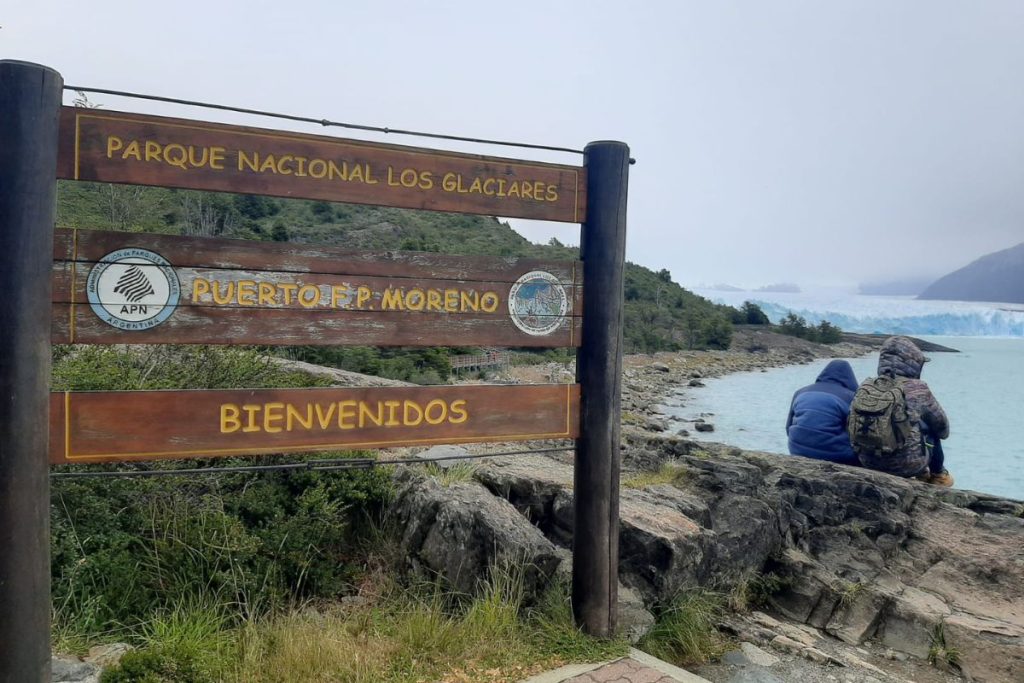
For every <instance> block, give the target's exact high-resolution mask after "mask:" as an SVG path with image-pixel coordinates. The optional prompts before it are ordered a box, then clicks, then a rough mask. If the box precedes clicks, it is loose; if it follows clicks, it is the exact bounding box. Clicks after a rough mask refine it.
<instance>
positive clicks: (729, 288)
mask: <svg viewBox="0 0 1024 683" xmlns="http://www.w3.org/2000/svg"><path fill="white" fill-rule="evenodd" d="M705 289H710V290H712V291H715V292H742V291H743V288H742V287H736V286H735V285H730V284H726V283H724V282H719V283H718V284H717V285H711V286H710V287H706V288H705Z"/></svg>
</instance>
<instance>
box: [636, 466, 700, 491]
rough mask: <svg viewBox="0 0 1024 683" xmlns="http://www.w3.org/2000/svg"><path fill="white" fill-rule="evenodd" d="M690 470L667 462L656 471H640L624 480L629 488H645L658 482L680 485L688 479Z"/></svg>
mask: <svg viewBox="0 0 1024 683" xmlns="http://www.w3.org/2000/svg"><path fill="white" fill-rule="evenodd" d="M689 474H690V471H689V470H687V469H686V468H685V467H683V466H681V465H673V464H670V463H665V464H664V465H662V466H661V467H660V468H658V470H657V471H655V472H638V473H636V474H632V475H630V476H628V477H626V478H625V479H623V480H622V487H623V488H627V489H645V488H647V487H649V486H656V485H658V484H672V485H678V484H682V483H683V482H685V481H686V478H687V477H688V476H689Z"/></svg>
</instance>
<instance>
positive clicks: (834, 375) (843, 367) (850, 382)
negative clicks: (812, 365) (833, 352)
mask: <svg viewBox="0 0 1024 683" xmlns="http://www.w3.org/2000/svg"><path fill="white" fill-rule="evenodd" d="M816 382H827V383H829V384H838V385H839V386H841V387H843V388H846V389H849V390H850V391H857V376H856V375H854V374H853V368H852V367H851V366H850V364H849V363H847V362H846V361H845V360H834V361H832V362H830V363H829V364H828V365H826V366H825V369H824V370H822V371H821V374H819V375H818V379H817V380H816Z"/></svg>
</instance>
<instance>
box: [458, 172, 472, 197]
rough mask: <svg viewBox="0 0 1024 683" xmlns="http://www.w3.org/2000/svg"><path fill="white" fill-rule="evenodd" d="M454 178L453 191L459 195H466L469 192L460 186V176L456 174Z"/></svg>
mask: <svg viewBox="0 0 1024 683" xmlns="http://www.w3.org/2000/svg"><path fill="white" fill-rule="evenodd" d="M455 177H456V179H457V180H456V182H455V191H456V192H458V193H459V194H466V193H467V192H469V190H467V189H466V188H465V187H463V186H462V174H461V173H457V174H456V175H455Z"/></svg>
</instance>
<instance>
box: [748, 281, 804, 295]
mask: <svg viewBox="0 0 1024 683" xmlns="http://www.w3.org/2000/svg"><path fill="white" fill-rule="evenodd" d="M757 291H758V292H772V293H775V294H799V293H800V287H798V286H797V285H795V284H793V283H792V282H776V283H774V284H771V285H765V286H764V287H758V288H757Z"/></svg>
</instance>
